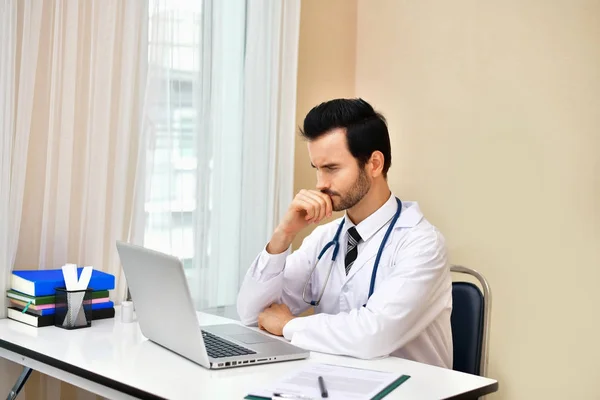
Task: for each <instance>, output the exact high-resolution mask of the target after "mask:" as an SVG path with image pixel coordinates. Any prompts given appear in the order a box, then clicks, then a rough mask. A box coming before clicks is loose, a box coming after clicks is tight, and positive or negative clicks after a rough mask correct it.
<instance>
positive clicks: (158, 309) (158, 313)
mask: <svg viewBox="0 0 600 400" xmlns="http://www.w3.org/2000/svg"><path fill="white" fill-rule="evenodd" d="M117 251H118V253H119V258H120V259H121V264H122V266H123V271H124V273H125V278H126V279H127V284H128V286H129V292H130V294H131V299H132V301H133V304H134V306H135V311H136V315H137V320H138V322H139V325H140V329H141V331H142V334H143V335H144V336H145V337H146V338H148V339H149V340H151V341H152V342H154V343H157V344H159V345H161V346H162V347H165V348H167V349H169V350H171V351H173V352H175V353H177V354H179V355H181V356H183V357H185V358H187V359H189V360H191V361H193V362H195V363H197V364H200V365H201V366H203V367H206V368H209V369H221V368H231V367H240V366H247V365H255V364H264V363H272V362H279V361H288V360H299V359H304V358H307V357H308V356H309V354H310V353H309V352H308V351H307V350H304V349H301V348H299V347H296V346H293V345H291V344H289V343H287V342H285V341H282V340H279V339H276V338H275V337H273V336H269V335H267V334H263V333H261V332H257V331H255V330H252V329H250V328H246V327H244V326H242V325H238V324H234V323H232V324H222V325H209V326H202V327H201V326H200V324H199V322H198V317H197V314H196V310H195V308H194V304H193V302H192V296H191V295H190V291H189V288H188V284H187V279H186V277H185V274H184V271H183V265H182V264H181V261H180V260H179V259H178V258H176V257H173V256H170V255H167V254H163V253H160V252H157V251H153V250H150V249H146V248H144V247H140V246H136V245H132V244H128V243H123V242H119V241H117Z"/></svg>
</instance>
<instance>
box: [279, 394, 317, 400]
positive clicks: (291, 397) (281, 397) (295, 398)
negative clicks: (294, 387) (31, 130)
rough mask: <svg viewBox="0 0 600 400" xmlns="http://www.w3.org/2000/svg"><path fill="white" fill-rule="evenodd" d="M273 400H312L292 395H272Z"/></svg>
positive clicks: (311, 399) (299, 395)
mask: <svg viewBox="0 0 600 400" xmlns="http://www.w3.org/2000/svg"><path fill="white" fill-rule="evenodd" d="M272 398H273V399H293V400H314V399H313V398H312V397H307V396H303V395H301V394H292V393H289V394H288V393H273V397H272Z"/></svg>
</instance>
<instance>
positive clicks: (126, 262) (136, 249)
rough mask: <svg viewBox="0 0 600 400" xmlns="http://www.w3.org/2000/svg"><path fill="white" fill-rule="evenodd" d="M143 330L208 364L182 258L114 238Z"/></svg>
mask: <svg viewBox="0 0 600 400" xmlns="http://www.w3.org/2000/svg"><path fill="white" fill-rule="evenodd" d="M117 251H118V253H119V257H120V259H121V264H122V265H123V271H124V273H125V279H126V280H127V284H128V286H129V291H130V293H131V298H132V300H133V304H134V306H135V311H136V315H137V319H138V322H139V325H140V329H141V331H142V334H143V335H144V336H146V337H147V338H148V339H150V340H152V341H153V342H155V343H158V344H160V345H161V346H164V347H166V348H167V349H169V350H171V351H174V352H175V353H177V354H179V355H181V356H183V357H186V358H188V359H190V360H192V361H195V362H197V363H198V364H200V365H203V366H205V367H207V368H208V367H210V364H209V360H208V354H207V352H206V349H205V347H204V341H203V340H202V331H201V328H200V325H199V323H198V317H197V314H196V310H195V309H194V305H193V301H192V296H191V295H190V291H189V287H188V284H187V280H186V277H185V273H184V271H183V265H182V264H181V261H180V260H179V259H178V258H176V257H173V256H170V255H167V254H163V253H160V252H157V251H153V250H150V249H146V248H144V247H140V246H136V245H132V244H129V243H123V242H119V241H117Z"/></svg>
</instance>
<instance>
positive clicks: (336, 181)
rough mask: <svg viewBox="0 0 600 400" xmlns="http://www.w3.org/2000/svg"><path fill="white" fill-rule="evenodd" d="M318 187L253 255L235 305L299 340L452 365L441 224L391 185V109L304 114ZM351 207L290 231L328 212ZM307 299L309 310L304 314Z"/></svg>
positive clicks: (351, 102)
mask: <svg viewBox="0 0 600 400" xmlns="http://www.w3.org/2000/svg"><path fill="white" fill-rule="evenodd" d="M302 134H303V136H304V137H305V138H306V139H307V145H308V151H309V156H310V160H311V164H312V166H313V167H314V168H315V169H316V173H317V186H316V190H301V191H300V192H299V193H298V194H297V195H296V196H295V198H294V199H293V201H292V203H291V205H290V207H289V209H288V211H287V214H286V215H285V217H284V218H283V220H282V221H281V222H280V224H279V225H278V227H277V228H276V229H275V231H274V233H273V235H272V237H271V240H270V241H269V243H268V244H267V245H266V246H265V248H264V249H263V251H262V252H261V253H260V254H258V256H257V257H256V259H255V260H254V262H253V263H252V265H251V266H250V268H249V270H248V272H247V274H246V276H245V278H244V282H243V284H242V286H241V289H240V292H239V296H238V302H237V310H238V313H239V315H240V317H241V320H242V322H243V323H244V324H246V325H252V324H257V323H258V326H259V327H260V328H261V329H264V330H266V331H268V332H270V333H272V334H275V335H282V336H284V337H285V338H286V339H288V340H289V341H291V343H292V344H294V345H297V346H299V347H302V348H305V349H308V350H313V351H319V352H325V353H332V354H341V355H348V356H353V357H358V358H365V359H368V358H376V357H382V356H387V355H393V356H398V357H402V358H407V359H411V360H415V361H420V362H424V363H428V364H432V365H437V366H441V367H446V368H452V332H451V327H450V314H451V311H452V282H451V276H450V271H449V265H448V260H447V256H446V247H445V243H444V238H443V236H442V235H441V233H440V232H439V231H438V230H437V229H436V228H435V227H434V226H433V225H431V224H430V223H429V222H428V221H427V220H426V219H425V218H424V217H423V214H422V213H421V211H420V210H419V206H418V205H417V204H416V203H414V202H408V201H401V200H400V199H397V198H396V197H395V196H394V194H392V193H391V191H390V189H389V186H388V183H387V171H388V169H389V167H390V165H391V146H390V139H389V134H388V129H387V125H386V122H385V119H384V118H383V116H381V114H379V113H377V112H376V111H375V110H374V109H373V108H372V107H371V106H370V105H369V104H368V103H367V102H365V101H363V100H362V99H336V100H331V101H329V102H325V103H322V104H320V105H318V106H316V107H315V108H313V109H312V110H311V111H310V112H309V113H308V115H307V116H306V118H305V120H304V127H303V129H302ZM342 210H345V215H344V216H343V217H341V218H338V219H336V220H334V221H332V222H329V223H327V224H325V225H321V226H318V227H316V228H315V230H314V231H313V232H312V233H311V234H310V235H309V236H307V237H306V238H305V240H304V241H303V243H302V245H301V247H300V248H299V249H297V250H296V251H294V252H293V253H292V252H291V250H290V245H291V243H292V241H293V239H294V237H295V236H296V235H297V234H298V233H299V232H300V231H301V230H302V229H304V228H305V227H307V226H308V225H309V224H318V223H319V222H321V221H322V220H323V219H324V218H326V217H330V216H331V215H332V211H342ZM311 306H314V307H315V313H314V315H310V316H303V317H300V316H298V315H299V314H301V313H303V312H304V311H306V310H307V309H308V308H310V307H311Z"/></svg>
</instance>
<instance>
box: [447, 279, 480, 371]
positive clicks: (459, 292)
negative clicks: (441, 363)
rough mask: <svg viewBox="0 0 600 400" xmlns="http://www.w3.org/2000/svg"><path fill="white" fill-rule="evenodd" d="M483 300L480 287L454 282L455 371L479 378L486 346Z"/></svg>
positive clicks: (468, 283)
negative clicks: (483, 347) (483, 348)
mask: <svg viewBox="0 0 600 400" xmlns="http://www.w3.org/2000/svg"><path fill="white" fill-rule="evenodd" d="M483 312H484V298H483V294H482V293H481V290H479V288H478V287H477V285H475V284H473V283H470V282H452V316H451V324H452V340H453V342H454V366H453V369H454V370H456V371H461V372H466V373H469V374H474V375H479V374H480V372H481V371H480V367H481V352H482V346H483V322H484V321H483Z"/></svg>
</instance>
